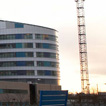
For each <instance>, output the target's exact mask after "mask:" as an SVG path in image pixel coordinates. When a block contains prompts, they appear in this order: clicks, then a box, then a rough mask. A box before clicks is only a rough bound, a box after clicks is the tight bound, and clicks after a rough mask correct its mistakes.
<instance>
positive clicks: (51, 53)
mask: <svg viewBox="0 0 106 106" xmlns="http://www.w3.org/2000/svg"><path fill="white" fill-rule="evenodd" d="M56 33H57V31H56V30H54V29H51V28H47V27H42V26H37V25H31V24H25V23H18V22H11V21H3V20H1V21H0V80H1V81H18V82H30V83H42V84H56V85H58V83H59V74H60V72H59V59H58V45H57V35H56Z"/></svg>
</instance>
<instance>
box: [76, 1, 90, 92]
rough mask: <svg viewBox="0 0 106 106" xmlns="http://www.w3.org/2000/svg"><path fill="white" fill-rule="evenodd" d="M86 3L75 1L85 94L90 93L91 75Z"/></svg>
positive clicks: (82, 82)
mask: <svg viewBox="0 0 106 106" xmlns="http://www.w3.org/2000/svg"><path fill="white" fill-rule="evenodd" d="M84 1H85V0H75V2H76V4H77V19H78V37H79V55H80V73H81V90H82V92H83V93H89V74H88V60H87V43H86V28H85V16H84Z"/></svg>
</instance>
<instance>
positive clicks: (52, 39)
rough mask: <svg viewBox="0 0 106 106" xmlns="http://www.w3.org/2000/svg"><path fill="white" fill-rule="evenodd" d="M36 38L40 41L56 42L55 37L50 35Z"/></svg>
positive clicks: (40, 35)
mask: <svg viewBox="0 0 106 106" xmlns="http://www.w3.org/2000/svg"><path fill="white" fill-rule="evenodd" d="M35 38H36V39H38V40H51V41H56V38H57V37H56V36H55V35H48V34H35Z"/></svg>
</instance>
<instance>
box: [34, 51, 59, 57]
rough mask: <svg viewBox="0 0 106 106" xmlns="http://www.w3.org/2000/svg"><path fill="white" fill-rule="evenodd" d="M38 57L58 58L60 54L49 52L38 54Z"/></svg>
mask: <svg viewBox="0 0 106 106" xmlns="http://www.w3.org/2000/svg"><path fill="white" fill-rule="evenodd" d="M36 57H44V58H58V54H56V53H49V52H36Z"/></svg>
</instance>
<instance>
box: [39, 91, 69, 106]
mask: <svg viewBox="0 0 106 106" xmlns="http://www.w3.org/2000/svg"><path fill="white" fill-rule="evenodd" d="M67 97H68V91H40V105H39V106H50V105H54V106H67Z"/></svg>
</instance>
